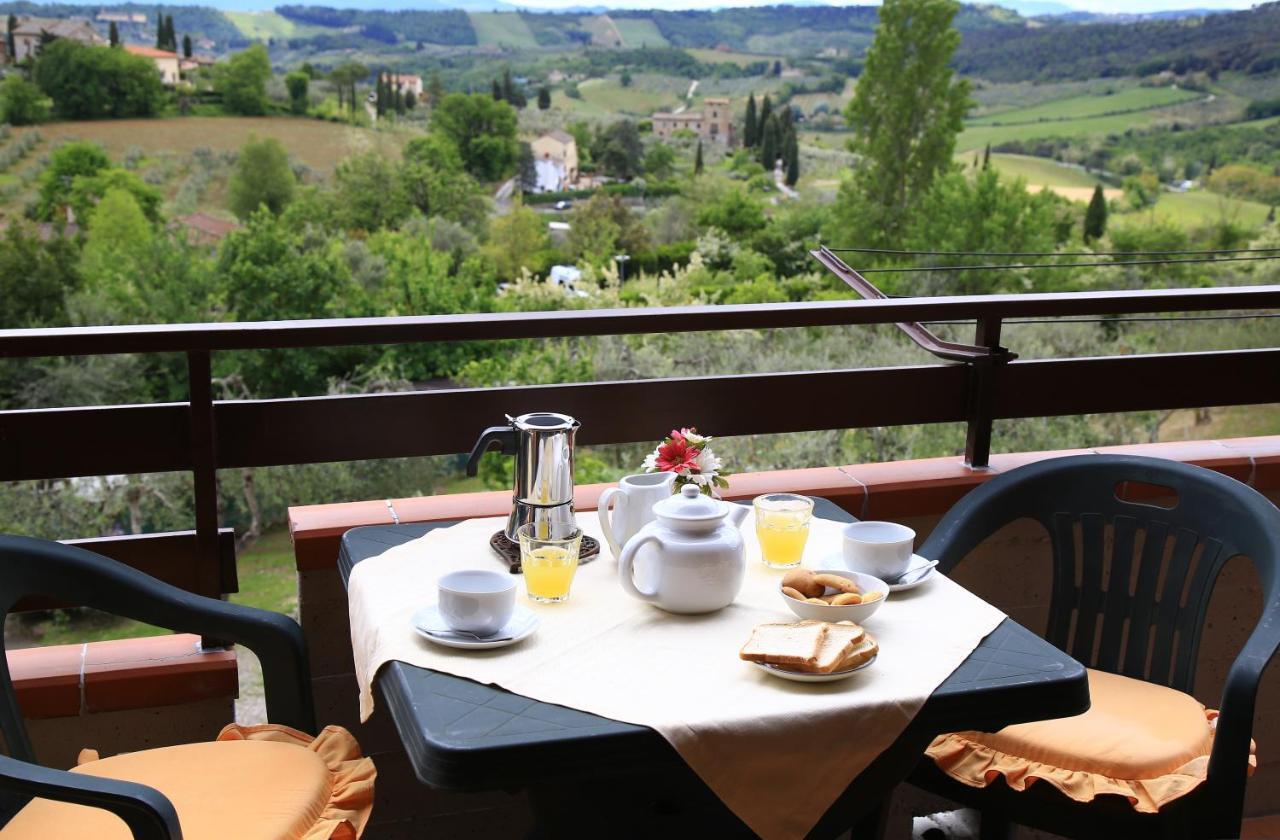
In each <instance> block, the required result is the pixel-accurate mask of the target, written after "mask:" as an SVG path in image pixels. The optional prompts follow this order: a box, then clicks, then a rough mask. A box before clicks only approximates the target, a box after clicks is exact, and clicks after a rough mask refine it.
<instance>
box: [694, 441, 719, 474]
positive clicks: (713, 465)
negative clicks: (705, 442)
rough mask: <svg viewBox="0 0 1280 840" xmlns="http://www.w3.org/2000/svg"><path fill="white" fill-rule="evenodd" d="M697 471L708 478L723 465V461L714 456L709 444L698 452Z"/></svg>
mask: <svg viewBox="0 0 1280 840" xmlns="http://www.w3.org/2000/svg"><path fill="white" fill-rule="evenodd" d="M696 463H697V465H698V472H699V473H701V474H702V475H704V476H707V478H708V480H710V479H711V478H713V477H714V476H715V475H716V473H718V472H719V471H720V468H721V467H723V466H724V462H723V461H721V460H720V459H719V458H718V457H716V453H714V452H712V451H711V447H710V446H704V447H703V448H702V451H701V452H699V453H698V460H697V462H696Z"/></svg>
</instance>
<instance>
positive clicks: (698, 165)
mask: <svg viewBox="0 0 1280 840" xmlns="http://www.w3.org/2000/svg"><path fill="white" fill-rule="evenodd" d="M693 174H694V175H701V174H702V141H701V140H699V141H698V153H697V155H695V156H694V158H693ZM1273 209H1274V208H1273Z"/></svg>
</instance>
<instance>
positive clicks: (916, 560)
mask: <svg viewBox="0 0 1280 840" xmlns="http://www.w3.org/2000/svg"><path fill="white" fill-rule="evenodd" d="M928 562H929V561H928V560H926V559H924V558H923V557H921V556H920V555H919V554H913V555H911V564H910V565H909V566H907V570H906V571H905V572H903V573H902V574H904V575H908V574H910V573H911V570H912V569H918V568H920V567H921V566H923V565H924V564H925V563H928ZM818 566H820V567H821V568H824V569H848V568H849V564H848V563H846V562H844V554H843V553H842V552H839V551H836V552H833V553H831V554H828V555H827V556H826V557H825V558H824V559H823V560H822V561H821V562H820V563H819V564H818ZM818 566H815V567H814V568H818ZM850 571H856V570H853V569H851V570H850ZM937 571H938V568H937V567H936V566H935V567H934V568H932V569H930V570H929V571H927V572H925V574H924V577H922V578H920V579H919V580H914V581H912V582H911V583H895V584H892V585H891V586H890V587H889V591H890V592H906V591H907V590H909V589H915V588H916V587H917V586H919V585H921V584H922V583H926V582H928V581H930V580H933V575H934V573H935V572H937Z"/></svg>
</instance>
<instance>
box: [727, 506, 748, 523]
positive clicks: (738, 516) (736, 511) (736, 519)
mask: <svg viewBox="0 0 1280 840" xmlns="http://www.w3.org/2000/svg"><path fill="white" fill-rule="evenodd" d="M726 504H728V505H729V521H730V522H732V523H733V524H734V527H736V528H741V527H742V523H743V522H744V521H746V518H747V513H749V512H750V510H751V508H749V507H747V506H746V505H735V504H733V503H732V502H726Z"/></svg>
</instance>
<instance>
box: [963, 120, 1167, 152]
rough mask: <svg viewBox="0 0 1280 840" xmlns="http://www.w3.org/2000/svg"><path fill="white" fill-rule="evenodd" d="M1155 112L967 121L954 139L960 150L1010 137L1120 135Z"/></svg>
mask: <svg viewBox="0 0 1280 840" xmlns="http://www.w3.org/2000/svg"><path fill="white" fill-rule="evenodd" d="M1155 113H1156V112H1154V111H1137V112H1135V113H1132V114H1112V115H1110V116H1106V117H1086V118H1082V119H1078V120H1063V121H1060V122H1042V123H1029V124H1026V125H972V124H967V125H966V126H965V129H964V131H962V132H960V137H959V139H958V140H957V141H956V149H958V150H959V151H961V152H967V151H972V150H974V149H981V148H983V147H984V146H986V145H987V144H988V143H990V144H991V145H992V146H998V145H1000V144H1001V143H1007V142H1009V141H1011V140H1035V139H1038V138H1041V137H1066V138H1076V137H1092V136H1099V137H1105V136H1106V135H1108V134H1123V133H1124V132H1125V131H1127V130H1128V129H1131V128H1145V127H1146V126H1147V125H1149V124H1151V122H1153V121H1154V120H1155V119H1156V117H1155Z"/></svg>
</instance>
